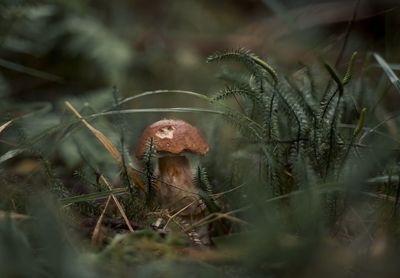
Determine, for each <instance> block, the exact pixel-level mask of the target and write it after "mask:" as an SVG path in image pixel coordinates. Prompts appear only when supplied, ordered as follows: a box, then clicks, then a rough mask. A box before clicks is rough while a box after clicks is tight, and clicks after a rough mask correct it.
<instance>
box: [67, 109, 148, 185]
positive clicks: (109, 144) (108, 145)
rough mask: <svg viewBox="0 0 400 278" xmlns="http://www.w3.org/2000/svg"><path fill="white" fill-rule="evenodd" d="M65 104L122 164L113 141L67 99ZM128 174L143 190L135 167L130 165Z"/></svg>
mask: <svg viewBox="0 0 400 278" xmlns="http://www.w3.org/2000/svg"><path fill="white" fill-rule="evenodd" d="M65 105H66V106H67V107H68V108H69V109H70V110H71V111H72V112H73V113H74V114H75V115H76V116H77V117H78V118H79V119H81V120H82V123H83V124H84V125H85V126H86V127H87V128H88V129H89V130H90V131H91V132H92V133H93V134H94V135H95V136H96V137H97V139H99V141H100V142H101V143H102V144H103V146H104V148H105V149H106V150H107V151H108V152H109V153H110V154H111V156H112V157H113V158H114V159H115V161H117V162H118V163H119V164H121V165H122V163H123V161H122V157H121V154H120V153H119V151H118V149H117V148H116V147H115V146H114V145H113V143H112V142H111V141H110V140H109V139H108V138H107V137H106V136H105V135H104V134H103V133H102V132H101V131H99V130H98V129H96V128H94V127H93V126H92V125H91V124H89V122H88V121H86V120H85V119H84V118H83V117H82V115H81V114H80V113H79V112H78V111H77V110H76V109H75V108H74V107H73V106H72V104H71V103H70V102H69V101H66V102H65ZM128 172H129V174H130V175H131V177H132V179H133V182H134V183H135V184H136V185H137V186H139V188H140V189H141V190H142V191H146V190H145V186H144V184H143V181H142V180H141V178H140V177H139V174H138V173H137V171H136V169H134V168H132V167H130V168H129V169H128Z"/></svg>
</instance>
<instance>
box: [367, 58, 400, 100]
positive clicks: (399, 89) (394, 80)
mask: <svg viewBox="0 0 400 278" xmlns="http://www.w3.org/2000/svg"><path fill="white" fill-rule="evenodd" d="M373 55H374V58H375V60H376V61H377V62H378V63H379V65H380V66H381V68H382V69H383V71H384V72H385V73H386V75H387V76H388V77H389V80H390V82H392V84H393V85H394V87H395V88H396V90H397V92H398V93H399V94H400V80H399V78H398V77H397V75H396V74H395V73H394V71H393V70H392V68H391V67H390V65H389V64H388V63H387V62H386V61H385V60H384V59H383V58H382V57H381V56H380V55H379V54H378V53H374V54H373Z"/></svg>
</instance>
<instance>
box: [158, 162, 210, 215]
mask: <svg viewBox="0 0 400 278" xmlns="http://www.w3.org/2000/svg"><path fill="white" fill-rule="evenodd" d="M158 169H159V173H160V180H161V184H160V199H161V205H162V206H163V207H166V208H169V209H172V210H174V211H178V210H180V209H182V208H184V207H185V206H188V205H189V204H190V203H193V202H194V203H193V205H192V206H189V207H188V208H187V209H186V210H184V211H183V212H182V215H186V216H189V215H192V216H194V215H197V214H199V213H201V212H202V211H203V208H202V207H201V205H199V196H198V195H197V190H196V188H195V186H194V185H193V181H192V169H191V167H190V163H189V160H188V159H187V157H185V156H163V157H160V158H159V160H158Z"/></svg>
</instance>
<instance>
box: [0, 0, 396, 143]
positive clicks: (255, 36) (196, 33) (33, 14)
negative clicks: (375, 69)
mask: <svg viewBox="0 0 400 278" xmlns="http://www.w3.org/2000/svg"><path fill="white" fill-rule="evenodd" d="M0 3H1V4H0V10H1V14H0V24H1V28H0V38H1V44H0V54H1V55H0V56H1V58H0V85H1V88H2V89H1V95H0V98H1V103H2V105H1V112H0V117H1V118H2V119H4V120H5V119H7V117H11V115H13V116H16V115H15V113H16V111H17V110H18V109H19V108H18V109H15V107H13V106H20V105H21V104H23V105H25V104H34V103H37V102H43V101H44V102H48V103H51V104H52V108H51V110H52V112H57V113H58V112H59V111H62V110H63V101H64V100H73V99H79V101H80V102H82V103H85V102H86V103H90V105H91V106H93V107H94V108H96V109H101V108H102V107H105V106H107V105H110V104H111V103H112V101H113V100H112V91H113V88H117V90H118V94H119V96H120V97H121V98H122V97H127V96H132V95H134V94H138V93H140V92H144V91H151V90H156V89H180V90H189V91H195V92H198V93H202V94H206V95H212V94H214V93H215V92H216V91H218V90H219V89H220V88H221V87H222V86H223V82H221V81H220V80H218V78H217V75H218V73H219V72H220V69H219V67H216V66H214V65H209V64H206V63H205V59H206V57H207V56H209V55H210V54H213V53H215V52H218V51H223V50H227V49H237V48H246V49H249V50H251V51H253V52H254V53H256V54H257V55H259V56H260V57H261V58H264V59H267V61H268V62H270V63H272V64H273V65H274V66H275V65H276V66H277V67H278V68H279V70H280V71H283V72H284V73H285V74H287V75H292V74H294V73H295V72H296V70H298V69H300V68H302V67H303V65H304V64H313V63H315V62H318V61H319V60H321V59H323V60H326V61H330V62H331V63H332V64H335V66H336V67H337V68H338V69H339V70H340V69H343V67H344V66H345V65H346V63H347V61H348V57H349V56H350V55H351V53H353V52H354V51H358V52H359V53H360V54H361V55H360V56H365V55H366V53H367V52H368V51H370V52H371V51H376V52H379V53H381V54H382V55H383V56H384V57H386V58H388V59H390V60H391V61H396V60H398V58H399V57H398V56H399V53H398V51H397V43H396V42H397V41H398V35H399V34H398V32H397V30H398V26H399V21H400V18H399V16H398V5H399V3H398V1H395V0H392V1H391V0H382V1H374V0H361V1H350V0H343V1H318V0H303V1H294V0H293V1H289V0H287V1H275V0H271V1H268V0H264V1H262V0H241V1H239V0H220V1H207V0H198V1H194V0H193V1H192V0H188V1H178V0H171V1H162V0H155V1H123V0H119V1H113V2H110V1H88V0H79V1H78V0H70V1H62V0H54V1H35V0H33V1H30V0H26V1H21V0H2V1H1V2H0ZM352 19H353V20H352ZM349 22H351V24H350V23H349ZM349 30H350V31H351V32H348V31H349ZM346 34H351V35H350V36H348V35H346ZM338 57H340V58H338ZM391 98H393V96H390V98H389V99H391ZM395 100H396V102H397V98H395ZM191 102H193V100H192V99H188V98H187V97H180V96H179V95H173V94H171V96H169V97H165V96H159V97H158V96H152V97H149V98H147V99H145V100H143V99H140V100H137V101H135V102H130V103H129V105H130V107H131V108H139V107H140V108H146V107H181V106H182V105H186V106H196V105H200V106H201V103H198V102H196V103H191ZM396 102H393V101H388V103H396ZM41 104H43V103H41ZM39 106H40V104H39ZM33 108H34V109H37V107H35V106H34V107H33ZM26 109H27V108H26V106H25V107H24V109H22V110H24V111H20V114H23V113H25V112H27V111H26ZM17 114H18V113H17ZM165 116H168V114H160V113H158V114H141V115H140V120H138V119H131V120H129V128H128V129H127V133H128V135H130V136H131V138H132V139H130V140H131V143H130V144H131V145H132V146H133V145H134V144H135V140H136V139H135V138H137V137H138V135H139V134H140V132H141V131H142V130H143V129H144V127H145V126H147V125H148V124H149V123H151V122H153V121H155V120H157V119H159V118H162V117H165ZM179 116H180V117H184V118H185V117H186V118H188V119H189V120H191V121H195V123H196V124H198V125H200V126H201V127H202V128H205V129H206V131H205V132H210V131H209V130H207V129H209V124H208V123H207V122H205V123H204V122H198V118H197V117H196V116H195V115H179ZM212 119H213V118H210V119H209V121H213V120H212ZM46 121H51V119H50V118H47V120H46ZM37 124H38V125H41V124H42V125H43V124H45V123H43V122H39V123H37ZM35 126H36V125H33V126H31V127H30V128H29V129H30V130H28V131H27V132H33V131H32V130H33V129H35ZM38 128H39V126H38ZM31 129H32V130H31Z"/></svg>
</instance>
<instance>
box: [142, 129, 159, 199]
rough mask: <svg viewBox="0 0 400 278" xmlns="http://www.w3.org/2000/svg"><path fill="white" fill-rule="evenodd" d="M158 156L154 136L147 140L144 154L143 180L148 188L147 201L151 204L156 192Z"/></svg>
mask: <svg viewBox="0 0 400 278" xmlns="http://www.w3.org/2000/svg"><path fill="white" fill-rule="evenodd" d="M155 156H156V148H155V145H154V138H153V137H150V139H149V140H148V142H147V147H146V151H145V153H144V155H143V180H144V181H145V185H146V188H147V192H146V194H147V195H146V196H147V197H146V198H147V199H146V202H147V204H150V203H151V202H153V201H154V197H155V194H156V189H155V188H156V185H155V183H156V179H155V175H154V160H155Z"/></svg>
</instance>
